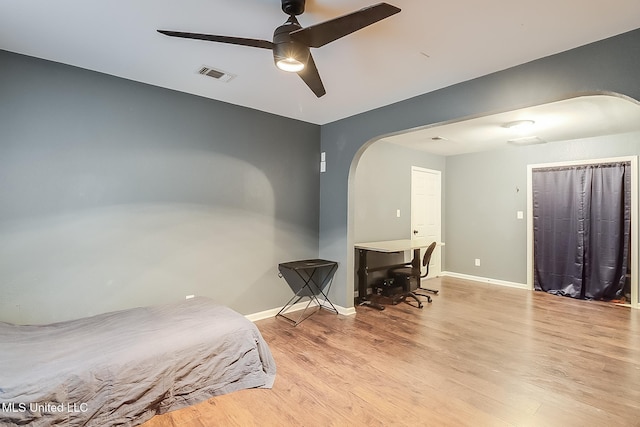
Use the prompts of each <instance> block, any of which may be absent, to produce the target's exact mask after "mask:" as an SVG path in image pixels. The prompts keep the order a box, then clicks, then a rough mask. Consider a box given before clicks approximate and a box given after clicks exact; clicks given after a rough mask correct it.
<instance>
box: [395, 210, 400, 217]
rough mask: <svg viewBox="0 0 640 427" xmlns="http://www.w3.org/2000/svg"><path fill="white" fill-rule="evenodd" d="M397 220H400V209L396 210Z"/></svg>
mask: <svg viewBox="0 0 640 427" xmlns="http://www.w3.org/2000/svg"><path fill="white" fill-rule="evenodd" d="M396 218H400V209H396Z"/></svg>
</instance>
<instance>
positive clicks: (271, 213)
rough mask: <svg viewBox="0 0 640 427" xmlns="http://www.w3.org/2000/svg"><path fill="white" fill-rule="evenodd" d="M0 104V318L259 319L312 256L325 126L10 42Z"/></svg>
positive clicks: (0, 75) (0, 67) (3, 60)
mask: <svg viewBox="0 0 640 427" xmlns="http://www.w3.org/2000/svg"><path fill="white" fill-rule="evenodd" d="M214 84H215V83H214ZM0 100H1V102H0V294H1V295H2V297H1V298H0V321H9V322H15V323H40V322H50V321H58V320H63V319H68V318H75V317H81V316H86V315H91V314H95V313H100V312H104V311H109V310H114V309H122V308H127V307H132V306H139V305H148V304H154V303H164V302H169V301H176V300H180V299H184V298H185V295H188V294H195V295H205V296H209V297H212V298H213V299H214V300H216V301H218V302H220V303H222V304H225V305H228V306H230V307H231V308H234V309H236V310H237V311H239V312H241V313H243V314H249V313H255V312H259V311H262V310H267V309H272V308H275V307H278V306H282V305H283V304H284V303H285V302H286V301H287V300H288V298H289V297H290V296H291V291H290V289H289V287H288V286H287V284H286V282H285V281H284V280H283V279H280V278H278V277H277V264H278V263H280V262H284V261H291V260H295V259H301V258H315V257H317V256H318V226H319V225H318V223H319V193H318V191H319V190H318V188H319V166H318V165H319V158H320V153H319V148H320V145H319V141H320V127H319V126H316V125H312V124H308V123H303V122H299V121H294V120H290V119H285V118H282V117H278V116H274V115H269V114H266V113H262V112H258V111H254V110H250V109H246V108H241V107H236V106H232V105H228V104H224V103H220V102H215V101H211V100H207V99H204V98H200V97H195V96H192V95H187V94H182V93H178V92H173V91H170V90H165V89H160V88H156V87H152V86H148V85H144V84H140V83H135V82H131V81H127V80H123V79H119V78H116V77H111V76H106V75H102V74H99V73H94V72H90V71H86V70H82V69H78V68H73V67H69V66H65V65H61V64H56V63H51V62H47V61H43V60H37V59H34V58H29V57H25V56H20V55H16V54H12V53H8V52H3V51H0ZM284 129H286V132H284V131H283V130H284Z"/></svg>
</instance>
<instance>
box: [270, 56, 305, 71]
mask: <svg viewBox="0 0 640 427" xmlns="http://www.w3.org/2000/svg"><path fill="white" fill-rule="evenodd" d="M276 65H277V66H278V68H280V69H281V70H282V71H287V72H289V73H298V72H300V71H302V70H304V62H301V61H298V60H297V59H296V58H293V57H287V58H282V59H279V60H278V61H276Z"/></svg>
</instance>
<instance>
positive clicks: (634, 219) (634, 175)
mask: <svg viewBox="0 0 640 427" xmlns="http://www.w3.org/2000/svg"><path fill="white" fill-rule="evenodd" d="M614 162H630V163H631V259H630V267H631V307H632V308H640V301H638V298H639V296H640V289H639V288H638V232H639V231H640V230H638V156H625V157H609V158H603V159H589V160H575V161H566V162H555V163H540V164H531V165H527V287H528V288H529V289H531V290H533V289H534V283H533V275H534V266H533V262H534V260H533V170H534V169H545V168H550V167H558V166H582V165H593V164H600V163H614Z"/></svg>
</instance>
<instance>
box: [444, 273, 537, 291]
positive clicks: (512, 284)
mask: <svg viewBox="0 0 640 427" xmlns="http://www.w3.org/2000/svg"><path fill="white" fill-rule="evenodd" d="M440 275H441V276H447V277H455V278H457V279H466V280H473V281H476V282H483V283H489V284H491V285H500V286H508V287H510V288H519V289H529V287H528V286H527V284H526V283H517V282H508V281H506V280H498V279H491V278H489V277H479V276H472V275H470V274H462V273H454V272H453V271H443V272H441V273H440Z"/></svg>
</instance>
